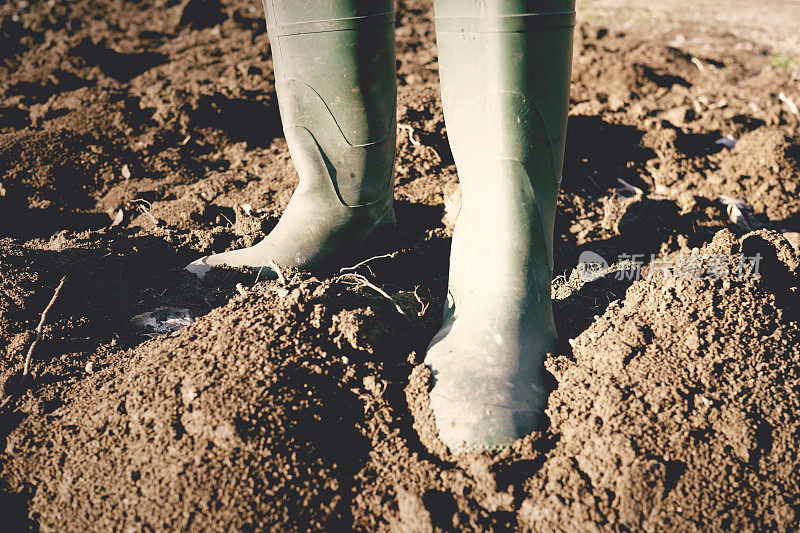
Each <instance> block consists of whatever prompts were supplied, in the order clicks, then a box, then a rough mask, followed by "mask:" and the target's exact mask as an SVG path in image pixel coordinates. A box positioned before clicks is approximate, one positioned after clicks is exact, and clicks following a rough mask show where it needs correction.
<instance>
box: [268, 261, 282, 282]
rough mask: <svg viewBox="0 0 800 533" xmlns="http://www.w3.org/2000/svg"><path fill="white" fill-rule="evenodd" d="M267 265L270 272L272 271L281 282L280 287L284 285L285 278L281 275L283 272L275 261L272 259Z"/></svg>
mask: <svg viewBox="0 0 800 533" xmlns="http://www.w3.org/2000/svg"><path fill="white" fill-rule="evenodd" d="M269 264H270V266H271V267H272V270H274V271H275V273H276V274H277V275H278V281H280V282H281V285H286V277H285V276H284V275H283V270H282V269H281V266H280V265H279V264H278V262H277V261H275V260H274V259H270V260H269Z"/></svg>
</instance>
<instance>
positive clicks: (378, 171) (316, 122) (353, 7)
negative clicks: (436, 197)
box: [264, 0, 397, 207]
mask: <svg viewBox="0 0 800 533" xmlns="http://www.w3.org/2000/svg"><path fill="white" fill-rule="evenodd" d="M264 9H265V13H266V18H267V31H268V34H269V37H270V45H271V47H272V56H273V64H274V70H275V85H276V90H277V93H278V103H279V106H280V110H281V118H282V121H283V126H284V133H285V135H286V140H287V143H288V144H289V149H290V151H291V153H292V159H293V160H294V162H295V166H296V168H297V171H298V173H299V174H300V177H301V185H300V188H303V189H309V188H311V189H315V190H316V191H317V193H318V194H326V189H330V187H331V185H332V186H333V189H334V190H335V194H336V196H338V198H339V201H341V203H343V204H344V205H347V206H349V207H357V206H362V205H369V204H371V203H374V202H376V201H383V199H385V197H386V195H387V194H390V193H391V188H392V182H393V179H392V178H393V167H394V150H395V137H396V119H395V107H396V99H397V88H396V81H395V44H394V11H393V2H391V0H389V1H386V0H368V1H366V0H360V1H356V0H345V1H338V2H331V1H323V0H303V1H302V2H300V1H289V0H264Z"/></svg>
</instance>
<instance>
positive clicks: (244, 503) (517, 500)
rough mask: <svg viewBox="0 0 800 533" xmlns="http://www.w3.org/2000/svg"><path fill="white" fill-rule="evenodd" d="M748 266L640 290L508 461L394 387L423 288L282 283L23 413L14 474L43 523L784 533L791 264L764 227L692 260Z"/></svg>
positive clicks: (562, 367)
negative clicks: (51, 405)
mask: <svg viewBox="0 0 800 533" xmlns="http://www.w3.org/2000/svg"><path fill="white" fill-rule="evenodd" d="M738 254H745V255H746V256H747V257H753V256H755V255H756V254H760V255H761V257H762V259H761V260H760V267H759V268H760V271H761V275H759V276H748V275H744V276H741V275H739V271H736V270H729V271H728V272H722V273H721V274H720V271H719V269H717V270H716V271H715V272H716V274H715V276H717V275H718V276H719V277H711V276H709V277H702V278H699V279H678V278H675V277H664V276H658V275H654V276H651V277H649V279H642V280H640V281H637V282H635V283H634V284H633V285H632V286H631V287H630V288H629V289H628V292H627V296H626V297H625V299H624V300H623V301H620V302H615V303H612V304H611V306H609V308H608V310H607V311H606V312H605V314H604V315H603V316H602V317H600V318H598V319H597V320H596V321H595V322H594V324H593V325H592V326H591V327H590V328H589V329H587V330H586V331H585V332H584V333H582V334H581V335H580V336H579V337H578V338H577V339H576V340H575V341H574V342H573V343H572V344H573V347H574V354H573V355H563V356H558V357H553V358H551V359H549V360H548V362H547V368H548V370H549V371H550V372H552V374H553V375H554V376H555V382H556V383H555V390H554V392H553V393H552V394H551V396H550V400H549V406H548V409H547V414H548V416H549V418H550V427H549V428H545V429H544V430H543V431H542V433H540V434H533V435H531V436H529V437H527V438H526V439H524V440H523V441H520V442H518V443H517V444H516V445H515V446H514V447H513V449H512V450H510V451H508V452H505V453H503V454H500V455H495V456H490V455H488V454H475V455H467V456H462V457H451V456H448V454H447V453H446V450H444V448H443V447H442V446H441V445H437V443H436V441H435V439H434V438H433V437H432V435H433V433H432V431H431V427H430V417H429V416H428V415H429V413H426V394H427V392H426V391H427V388H426V379H427V370H426V368H425V367H424V366H423V365H420V366H418V367H417V368H416V369H415V370H414V372H413V373H411V378H410V381H409V380H407V379H406V378H405V377H404V376H408V375H409V373H410V370H411V364H412V363H413V362H414V360H415V357H416V355H415V349H417V348H418V347H416V346H414V339H413V336H412V335H411V333H412V332H413V330H414V329H415V328H416V327H419V325H420V324H419V322H418V318H417V311H418V309H419V307H418V303H417V302H416V300H415V299H414V297H413V295H412V294H404V293H398V294H396V295H395V300H396V301H397V302H398V303H399V305H400V309H401V310H402V311H403V314H401V313H400V312H399V311H398V310H397V309H396V308H395V306H394V305H393V304H392V303H391V302H390V301H389V300H387V299H385V298H384V297H382V296H380V295H378V294H377V293H375V292H373V291H372V289H370V288H369V287H364V286H362V287H353V286H349V285H347V284H345V283H344V282H343V281H341V280H340V281H319V280H317V279H314V278H310V279H301V278H300V277H295V278H293V279H292V280H291V281H290V283H289V284H288V286H282V285H280V284H278V283H277V282H268V283H265V284H261V285H258V286H256V288H254V289H253V290H252V292H250V293H248V294H247V295H245V296H239V297H236V298H234V299H233V300H231V301H230V302H229V303H228V304H227V305H225V306H224V307H221V308H219V309H217V310H215V311H213V312H212V313H210V314H208V315H207V316H205V317H203V318H202V319H200V320H199V321H198V322H197V323H196V324H195V325H193V326H190V327H188V328H186V329H184V330H181V331H180V332H176V333H174V334H171V335H169V336H168V337H164V338H160V339H156V340H153V341H149V342H146V343H144V344H142V345H140V346H139V347H138V348H136V349H134V350H132V351H131V352H130V353H128V354H126V355H124V356H123V357H120V358H119V359H118V360H117V361H116V362H114V363H113V364H112V365H110V366H109V367H108V368H106V369H105V370H103V371H102V372H100V373H98V374H96V375H94V376H92V377H91V378H89V379H87V380H85V381H84V382H83V383H82V384H81V385H80V387H79V388H78V389H77V390H76V392H75V393H74V394H73V396H72V397H71V398H69V399H68V402H67V404H66V405H65V406H64V407H61V408H59V409H57V410H55V411H53V412H52V413H49V414H43V415H42V416H38V417H31V418H29V419H28V420H26V421H25V422H24V423H23V424H22V425H21V426H20V427H19V428H18V429H17V430H16V431H15V432H14V434H12V435H11V436H10V437H9V439H8V443H7V448H6V453H7V454H8V456H9V457H10V460H11V464H10V465H9V466H10V467H11V468H10V469H9V470H10V471H11V472H13V475H12V476H10V479H9V481H10V483H11V484H12V486H13V487H14V488H15V489H16V490H17V491H23V492H24V491H25V490H26V487H27V488H28V489H29V490H30V491H31V493H32V494H31V497H30V511H31V513H32V514H31V516H33V517H35V518H36V520H37V521H38V522H39V523H40V525H43V526H47V527H50V528H55V529H68V530H77V529H83V528H100V529H106V528H108V529H111V528H114V527H131V526H132V527H137V528H138V527H152V528H155V529H175V528H214V527H215V526H217V525H218V524H220V523H225V524H226V525H229V526H230V527H235V528H255V529H263V528H267V527H276V528H280V529H303V528H306V527H323V528H331V527H350V526H352V525H356V526H359V527H363V528H366V529H375V528H378V529H380V528H385V527H389V526H392V527H400V528H414V527H420V528H422V529H423V530H424V529H431V528H433V527H441V528H452V527H460V528H467V527H469V528H487V527H493V528H511V527H513V528H520V529H533V530H551V529H553V528H568V529H569V528H573V527H574V528H579V529H586V528H592V527H597V526H602V527H607V528H613V529H644V530H662V529H664V528H668V529H680V530H686V529H695V528H698V529H699V528H708V527H711V528H712V529H720V530H721V529H730V528H736V529H741V528H745V529H747V528H758V527H761V526H768V527H773V528H778V529H791V528H793V527H796V526H797V525H798V523H800V522H799V519H800V517H798V515H797V505H798V502H797V500H796V498H797V496H796V495H797V494H798V493H799V491H800V486H798V483H800V482H798V480H797V479H796V476H795V475H794V473H795V472H796V471H797V469H798V468H800V464H798V462H799V460H798V459H797V457H798V454H797V446H798V445H797V437H798V435H800V422H798V421H797V420H796V417H795V416H794V413H796V412H797V410H798V409H800V405H799V404H800V396H798V394H797V390H800V333H798V329H797V321H796V320H797V318H798V311H800V308H798V306H797V303H796V302H797V299H796V297H795V296H796V292H797V290H798V284H797V281H798V277H797V274H798V256H797V252H796V251H795V250H794V249H793V248H792V247H791V245H790V244H789V243H788V242H786V241H785V240H784V239H783V237H781V236H780V235H778V234H775V233H769V232H765V231H762V232H760V233H754V234H748V235H747V236H745V237H741V238H737V237H735V236H734V235H733V234H731V233H730V232H727V231H722V232H720V233H718V235H717V237H716V238H715V239H714V241H713V242H712V243H711V244H710V245H708V246H706V247H704V248H703V249H701V250H699V251H695V257H697V258H705V260H707V261H710V260H711V259H710V258H715V257H734V258H735V257H738ZM611 275H613V274H610V275H609V276H611ZM771 278H772V279H778V278H779V279H780V284H779V285H774V284H773V283H772V282H771V281H770V279H771ZM605 282H607V280H604V279H603V278H601V279H599V280H597V281H594V282H592V283H601V284H602V283H605ZM777 286H780V287H783V288H784V289H783V290H784V291H788V292H789V293H791V294H792V298H787V297H786V294H775V293H774V288H775V287H777ZM406 383H408V385H407V386H406ZM404 386H406V392H407V394H406V396H407V402H408V404H406V402H404V398H403V395H402V393H401V391H402V388H403V387H404ZM406 405H410V406H411V408H412V411H414V412H415V414H416V420H417V422H416V429H417V430H419V435H421V436H422V441H420V440H419V437H417V433H416V431H415V430H414V429H412V428H411V427H409V426H410V425H411V424H412V423H413V422H412V421H411V419H410V417H409V415H408V407H407V406H406ZM423 443H424V444H423ZM425 445H427V448H426V446H425ZM429 449H430V450H433V451H434V452H435V453H433V454H432V453H431V452H430V451H429ZM7 477H8V476H7ZM34 487H35V490H33V488H34Z"/></svg>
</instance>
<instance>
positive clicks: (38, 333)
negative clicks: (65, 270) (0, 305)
mask: <svg viewBox="0 0 800 533" xmlns="http://www.w3.org/2000/svg"><path fill="white" fill-rule="evenodd" d="M66 279H67V276H64V277H63V278H61V281H60V282H59V284H58V287H56V290H55V292H54V293H53V297H52V298H50V303H49V304H47V307H45V308H44V311H42V316H41V317H40V318H39V325H38V326H36V338H35V339H33V342H32V343H31V347H30V348H28V355H26V356H25V367H24V368H23V370H22V377H23V378H24V377H25V376H27V375H28V371H29V370H30V366H31V359H32V358H33V351H34V349H35V348H36V344H37V343H38V342H39V341H40V340H41V338H42V329H44V322H45V320H47V312H48V311H50V308H51V307H53V304H54V303H56V299H57V298H58V293H59V292H61V287H63V286H64V281H66Z"/></svg>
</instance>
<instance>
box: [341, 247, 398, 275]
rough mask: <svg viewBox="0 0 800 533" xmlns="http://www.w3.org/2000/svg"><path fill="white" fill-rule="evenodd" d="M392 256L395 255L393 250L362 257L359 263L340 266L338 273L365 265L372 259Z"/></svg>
mask: <svg viewBox="0 0 800 533" xmlns="http://www.w3.org/2000/svg"><path fill="white" fill-rule="evenodd" d="M394 256H395V252H392V253H389V254H383V255H376V256H375V257H370V258H369V259H364V260H363V261H361V262H360V263H357V264H355V265H353V266H349V267H343V268H340V269H339V273H340V274H344V273H345V272H347V271H349V270H356V269H357V268H358V267H360V266H364V265H366V264H367V263H369V262H370V261H372V260H373V259H385V258H392V257H394Z"/></svg>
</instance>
